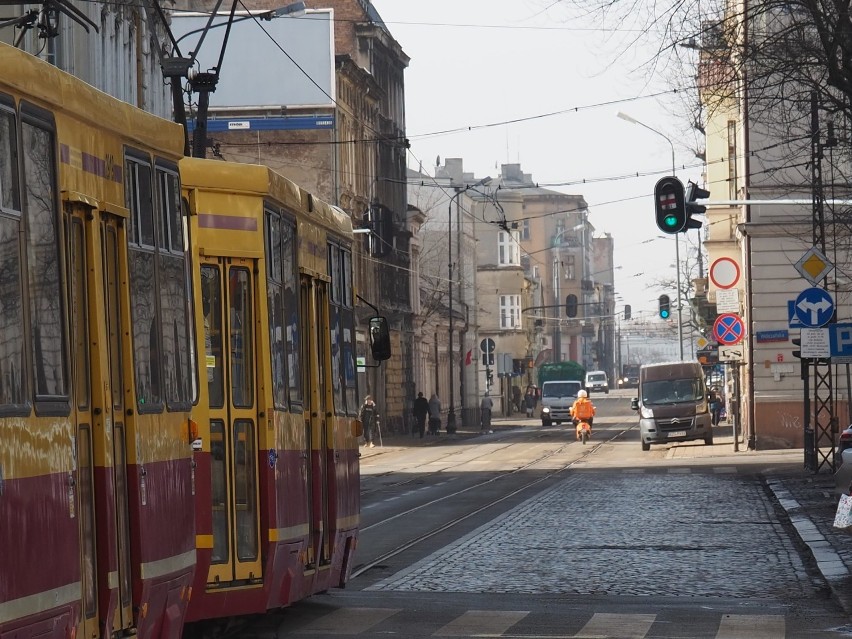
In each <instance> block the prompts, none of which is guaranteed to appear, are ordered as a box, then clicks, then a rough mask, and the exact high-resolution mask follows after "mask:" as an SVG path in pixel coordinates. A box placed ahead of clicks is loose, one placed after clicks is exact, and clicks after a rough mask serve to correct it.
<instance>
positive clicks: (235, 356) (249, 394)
mask: <svg viewBox="0 0 852 639" xmlns="http://www.w3.org/2000/svg"><path fill="white" fill-rule="evenodd" d="M228 275H229V277H228V286H229V291H228V301H229V303H230V309H229V315H228V317H229V319H228V325H229V329H230V336H231V341H230V349H231V396H232V400H233V402H234V406H237V407H240V408H249V407H251V406H252V405H254V373H253V371H254V338H253V332H252V326H253V323H254V319H253V317H252V310H253V309H252V303H251V299H252V298H251V289H250V285H251V277H250V276H249V271H248V269H246V268H242V267H240V268H231V269H230V272H229V274H228Z"/></svg>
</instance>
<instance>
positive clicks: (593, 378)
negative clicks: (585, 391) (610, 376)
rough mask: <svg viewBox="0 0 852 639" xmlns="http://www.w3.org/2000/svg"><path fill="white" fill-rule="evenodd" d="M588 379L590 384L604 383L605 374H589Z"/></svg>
mask: <svg viewBox="0 0 852 639" xmlns="http://www.w3.org/2000/svg"><path fill="white" fill-rule="evenodd" d="M588 379H589V381H590V382H605V381H606V374H604V373H598V374H596V375H593V374H589V375H588Z"/></svg>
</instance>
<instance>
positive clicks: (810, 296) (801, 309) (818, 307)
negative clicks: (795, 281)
mask: <svg viewBox="0 0 852 639" xmlns="http://www.w3.org/2000/svg"><path fill="white" fill-rule="evenodd" d="M793 310H794V312H795V313H796V317H797V318H799V321H800V322H801V323H802V324H803V325H804V326H806V327H808V328H818V327H820V326H825V325H826V324H828V322H829V320H831V316H832V315H834V298H833V297H832V296H831V293H829V292H828V291H826V290H825V289H824V288H817V287H816V286H812V287H811V288H806V289H805V290H804V291H802V292H801V293H799V296H798V297H797V298H796V301H795V302H793Z"/></svg>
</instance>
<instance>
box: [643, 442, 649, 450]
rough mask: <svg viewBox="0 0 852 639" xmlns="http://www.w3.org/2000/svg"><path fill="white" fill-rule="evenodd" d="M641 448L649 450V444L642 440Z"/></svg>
mask: <svg viewBox="0 0 852 639" xmlns="http://www.w3.org/2000/svg"><path fill="white" fill-rule="evenodd" d="M642 450H644V451H646V452H647V451H649V450H651V444H649V443H647V442H642Z"/></svg>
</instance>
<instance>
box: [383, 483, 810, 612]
mask: <svg viewBox="0 0 852 639" xmlns="http://www.w3.org/2000/svg"><path fill="white" fill-rule="evenodd" d="M731 471H732V469H728V468H716V469H707V470H706V471H703V472H695V471H693V472H689V471H688V469H671V470H670V471H669V472H666V471H659V472H633V473H622V474H620V475H615V476H613V475H612V473H609V472H584V473H578V474H576V475H574V476H572V477H571V478H569V479H567V480H566V481H564V482H562V483H560V484H559V485H557V486H555V487H553V488H551V489H549V490H547V491H545V492H543V493H542V494H540V495H539V496H538V497H537V498H535V499H532V500H530V501H529V502H527V503H525V504H523V505H522V506H520V507H518V508H515V509H514V510H512V511H510V512H508V513H506V514H505V515H503V516H502V517H500V518H498V519H497V520H495V521H493V522H490V523H489V524H487V525H485V526H483V527H481V528H480V529H478V530H476V531H475V532H473V533H472V534H470V535H468V536H467V537H465V538H463V539H461V540H459V542H457V543H456V544H454V545H452V546H450V547H448V548H446V549H444V550H442V551H441V552H439V553H435V554H433V555H431V556H430V557H427V558H426V559H424V560H423V561H421V562H419V563H418V564H415V565H414V566H412V567H411V568H410V569H409V570H407V571H405V572H403V573H402V574H398V575H395V576H394V577H392V578H390V579H388V580H386V581H384V582H381V583H379V584H377V585H375V586H373V589H384V590H401V591H458V592H493V593H507V592H519V593H531V594H533V593H535V594H553V593H570V594H609V595H659V596H693V595H694V596H700V595H703V596H719V597H762V596H771V597H780V598H797V597H809V596H812V595H813V588H814V586H813V584H812V583H811V579H810V578H809V576H808V574H807V572H806V570H805V567H804V565H803V563H802V561H801V559H800V558H799V555H798V552H797V549H796V548H795V547H794V545H793V543H792V542H791V541H790V538H789V536H788V535H787V534H786V533H785V531H784V529H783V525H782V523H781V522H780V521H779V519H778V517H777V515H776V513H775V510H774V506H773V503H772V499H771V498H770V496H769V495H768V494H767V491H766V489H765V487H764V486H763V485H762V484H761V483H760V482H759V481H758V480H756V479H754V478H751V477H742V476H739V475H737V474H736V473H733V472H731ZM569 522H570V525H566V524H568V523H569ZM501 549H506V551H505V552H503V551H501ZM509 549H511V550H509Z"/></svg>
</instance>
